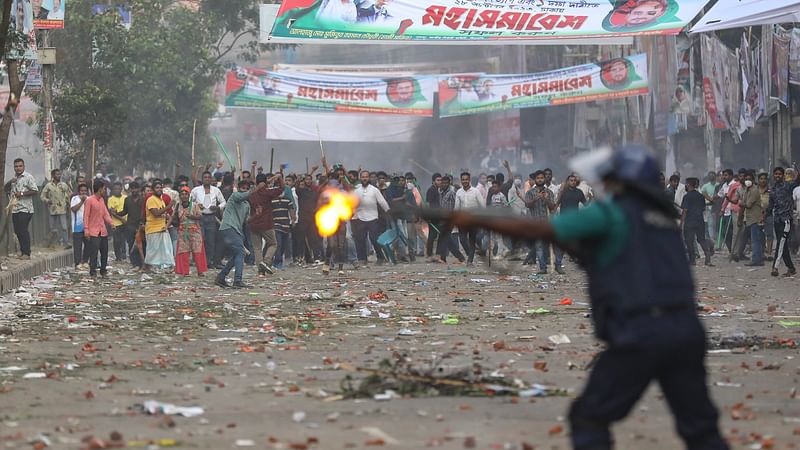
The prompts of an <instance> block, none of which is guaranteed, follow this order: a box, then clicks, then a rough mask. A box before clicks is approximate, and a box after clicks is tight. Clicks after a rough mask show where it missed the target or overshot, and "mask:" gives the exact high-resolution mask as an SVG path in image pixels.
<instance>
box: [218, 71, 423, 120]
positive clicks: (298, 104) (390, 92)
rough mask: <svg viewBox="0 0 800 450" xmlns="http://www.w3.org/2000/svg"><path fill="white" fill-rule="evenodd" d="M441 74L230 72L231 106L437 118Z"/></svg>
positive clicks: (228, 100) (228, 93) (227, 90)
mask: <svg viewBox="0 0 800 450" xmlns="http://www.w3.org/2000/svg"><path fill="white" fill-rule="evenodd" d="M435 91H436V78H434V77H424V76H397V77H363V76H348V75H337V74H321V73H300V72H270V71H266V70H260V69H247V68H236V69H234V70H230V71H228V73H227V75H226V83H225V106H227V107H229V108H253V109H271V110H300V111H302V110H305V111H327V112H351V113H380V114H402V115H412V116H427V117H431V116H433V101H434V93H435Z"/></svg>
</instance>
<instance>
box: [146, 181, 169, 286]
mask: <svg viewBox="0 0 800 450" xmlns="http://www.w3.org/2000/svg"><path fill="white" fill-rule="evenodd" d="M162 194H163V191H162V183H161V180H154V181H153V193H152V194H151V195H150V196H149V198H147V199H146V201H145V208H146V209H147V213H146V215H145V225H144V232H145V238H146V240H147V253H146V254H145V259H144V264H145V266H144V268H145V270H151V269H152V268H154V267H155V268H159V269H166V268H170V267H173V266H175V255H174V254H173V252H172V248H173V247H172V239H171V238H170V235H169V232H167V223H168V221H169V219H170V217H171V215H170V213H169V211H170V208H169V206H168V205H167V204H166V202H165V201H164V199H162Z"/></svg>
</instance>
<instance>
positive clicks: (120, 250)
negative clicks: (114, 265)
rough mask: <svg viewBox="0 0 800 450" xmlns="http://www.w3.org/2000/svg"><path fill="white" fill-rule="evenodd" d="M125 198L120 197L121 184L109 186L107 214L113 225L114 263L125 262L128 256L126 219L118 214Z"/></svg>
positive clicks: (121, 209) (122, 207)
mask: <svg viewBox="0 0 800 450" xmlns="http://www.w3.org/2000/svg"><path fill="white" fill-rule="evenodd" d="M126 198H127V196H125V195H122V183H120V182H116V183H114V184H112V185H111V196H110V197H109V198H108V212H109V213H110V214H111V221H112V222H113V223H114V259H115V260H116V261H125V260H126V259H127V254H128V252H127V251H126V245H127V243H128V240H127V238H126V234H127V229H126V227H125V224H126V222H127V220H128V217H127V216H125V215H121V214H120V213H121V212H122V211H123V210H124V209H125V199H126Z"/></svg>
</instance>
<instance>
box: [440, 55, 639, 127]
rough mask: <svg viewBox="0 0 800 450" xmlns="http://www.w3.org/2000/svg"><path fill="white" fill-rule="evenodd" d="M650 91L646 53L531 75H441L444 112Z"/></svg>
mask: <svg viewBox="0 0 800 450" xmlns="http://www.w3.org/2000/svg"><path fill="white" fill-rule="evenodd" d="M648 92H649V86H648V79H647V55H646V54H640V55H635V56H628V57H625V58H617V59H613V60H610V61H605V62H601V63H596V64H584V65H581V66H574V67H567V68H564V69H558V70H551V71H548V72H540V73H532V74H526V75H481V74H465V75H449V76H445V77H443V78H441V79H440V81H439V116H440V117H450V116H461V115H465V114H477V113H484V112H493V111H503V110H508V109H517V108H531V107H541V106H555V105H565V104H569V103H583V102H590V101H597V100H609V99H616V98H623V97H629V96H633V95H643V94H647V93H648Z"/></svg>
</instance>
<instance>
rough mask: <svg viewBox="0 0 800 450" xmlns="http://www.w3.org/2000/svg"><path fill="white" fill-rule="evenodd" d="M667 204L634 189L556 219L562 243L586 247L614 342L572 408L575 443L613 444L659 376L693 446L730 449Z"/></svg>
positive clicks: (595, 310)
mask: <svg viewBox="0 0 800 450" xmlns="http://www.w3.org/2000/svg"><path fill="white" fill-rule="evenodd" d="M654 185H655V184H654ZM667 210H668V208H657V207H654V205H653V204H652V202H650V201H649V200H646V199H645V197H644V196H641V195H635V194H631V193H628V194H623V195H621V196H617V197H615V198H614V199H613V200H611V201H607V202H603V201H601V202H595V203H594V204H592V205H591V206H589V207H587V208H584V209H582V210H575V211H570V212H565V213H563V214H561V215H560V216H558V217H556V218H554V219H553V222H552V223H553V227H554V230H555V234H556V238H557V240H558V241H559V242H560V243H563V244H565V245H570V244H577V245H575V247H576V248H579V249H580V251H581V252H583V256H582V257H581V263H582V264H583V265H584V268H585V269H586V271H587V274H588V276H589V294H590V298H591V306H592V320H593V322H594V325H595V332H596V335H597V337H598V338H599V339H601V340H603V341H605V342H606V343H607V349H606V350H605V351H603V352H602V353H601V354H600V356H599V357H598V359H597V361H596V363H595V366H594V368H593V369H592V373H591V376H590V378H589V381H588V383H587V385H586V388H585V390H584V392H583V393H582V394H581V396H580V397H579V398H578V399H577V400H576V401H575V402H574V403H573V404H572V406H571V408H570V413H569V420H570V425H571V428H572V443H573V446H574V448H575V449H593V450H594V449H608V448H611V447H612V444H613V439H612V436H611V433H610V431H609V426H610V425H611V423H613V422H616V421H619V420H621V419H623V418H624V417H625V416H627V415H628V413H629V412H630V410H631V408H632V407H633V406H634V404H635V403H636V402H637V401H638V400H639V398H640V397H641V396H642V394H643V393H644V391H645V389H646V388H647V386H648V385H649V384H650V382H651V381H654V380H655V381H658V383H659V385H660V386H661V389H662V391H663V393H664V396H665V398H666V400H667V402H668V404H669V406H670V409H671V410H672V412H673V414H674V415H675V418H676V424H677V430H678V433H679V434H680V436H681V438H682V439H683V440H684V442H685V443H686V446H687V448H689V449H691V450H695V449H697V450H699V449H727V448H728V445H727V444H726V443H725V441H724V440H723V438H722V437H721V435H720V433H719V428H718V419H719V416H718V412H717V409H716V407H715V406H714V405H713V403H712V401H711V399H710V396H709V392H708V388H707V386H706V370H705V366H704V357H705V350H706V348H705V345H706V339H705V330H704V329H703V326H702V324H701V322H700V319H699V318H698V317H697V314H696V312H695V302H694V283H693V280H692V276H691V272H690V271H689V268H688V266H687V261H686V253H685V251H684V247H683V242H682V239H681V234H680V230H679V228H678V226H677V224H676V221H675V218H674V217H671V216H670V215H669V214H668V213H667V212H663V211H667Z"/></svg>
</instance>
